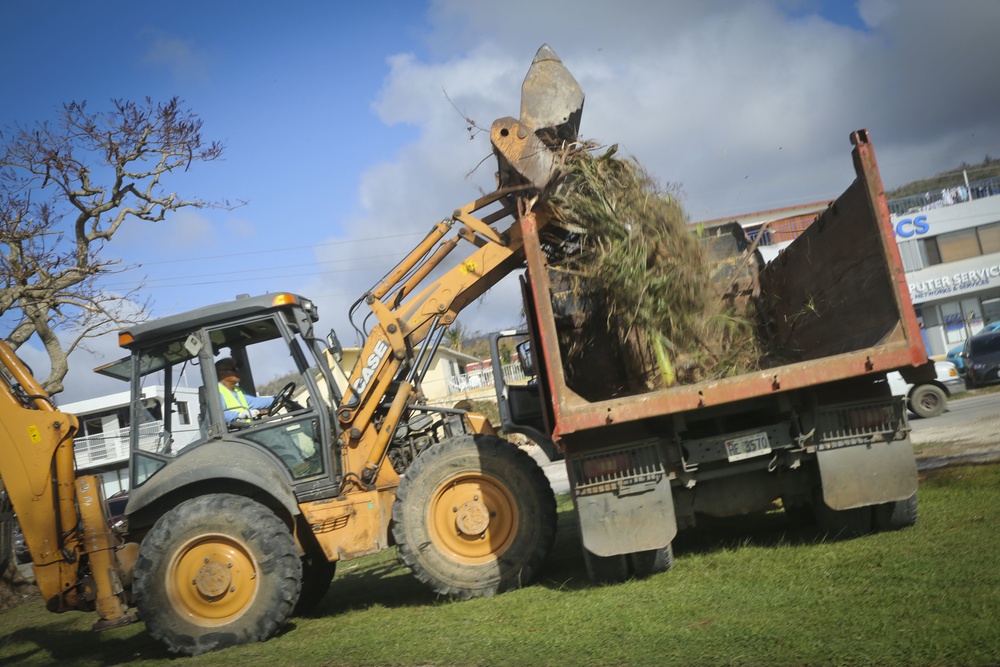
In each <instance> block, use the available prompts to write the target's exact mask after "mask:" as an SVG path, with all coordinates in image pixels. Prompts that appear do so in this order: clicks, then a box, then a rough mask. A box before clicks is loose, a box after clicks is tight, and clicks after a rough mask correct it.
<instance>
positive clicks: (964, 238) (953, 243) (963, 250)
mask: <svg viewBox="0 0 1000 667" xmlns="http://www.w3.org/2000/svg"><path fill="white" fill-rule="evenodd" d="M937 242H938V249H939V250H940V251H941V261H942V262H957V261H958V260H960V259H968V258H969V257H977V256H979V255H980V254H982V253H980V252H979V236H978V235H977V234H976V230H975V229H963V230H961V231H957V232H949V233H947V234H941V235H940V236H938V237H937Z"/></svg>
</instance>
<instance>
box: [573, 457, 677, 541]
mask: <svg viewBox="0 0 1000 667" xmlns="http://www.w3.org/2000/svg"><path fill="white" fill-rule="evenodd" d="M658 477H659V479H658V480H656V481H655V482H654V481H653V480H648V481H645V482H643V483H640V484H633V485H628V484H627V483H623V484H622V485H621V486H620V487H619V488H618V489H617V490H615V491H601V492H598V493H593V492H590V493H583V494H580V495H577V496H576V498H575V500H576V509H577V514H578V516H579V517H580V532H581V533H582V536H583V546H584V547H585V548H586V549H587V550H588V551H590V552H591V553H592V554H594V555H596V556H617V555H620V554H628V553H634V552H637V551H648V550H651V549H662V548H664V547H666V546H667V545H669V544H670V542H671V541H673V539H674V536H676V535H677V518H676V517H675V516H674V498H673V495H672V494H671V491H670V480H669V479H667V476H666V475H662V474H661V475H659V476H658Z"/></svg>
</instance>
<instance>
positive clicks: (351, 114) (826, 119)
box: [0, 0, 1000, 402]
mask: <svg viewBox="0 0 1000 667" xmlns="http://www.w3.org/2000/svg"><path fill="white" fill-rule="evenodd" d="M149 6H150V7H153V9H152V10H149V9H143V8H142V6H141V5H137V4H136V3H126V2H121V1H118V0H108V1H104V2H97V3H86V4H84V3H67V2H52V1H45V0H42V1H35V2H31V3H28V2H12V1H10V0H0V85H2V90H3V94H2V95H0V126H10V125H12V124H14V123H20V124H31V123H34V122H36V121H40V120H45V119H50V118H52V117H53V114H54V112H55V110H56V109H57V108H59V107H60V105H61V104H63V103H65V102H70V101H82V100H87V101H88V106H89V108H94V109H99V108H103V107H104V106H106V105H107V102H108V100H109V99H111V98H124V99H140V98H143V97H145V96H150V97H152V98H153V99H154V100H166V99H169V98H170V97H172V96H175V95H176V96H179V97H180V98H182V99H183V100H184V102H185V105H186V106H187V107H189V108H190V109H192V110H194V111H195V112H196V113H197V114H198V115H199V116H200V117H201V118H202V119H203V120H204V130H203V134H204V136H205V137H206V138H208V139H217V140H221V141H222V142H224V143H225V144H226V146H227V149H226V154H225V159H224V160H222V161H218V162H214V163H210V164H200V165H196V167H195V168H193V169H192V170H191V172H189V173H187V174H184V175H179V176H177V177H175V178H172V179H171V180H170V181H169V186H168V187H169V188H170V189H172V190H177V191H178V192H179V193H180V194H182V195H185V196H188V197H195V196H197V197H200V198H204V199H210V200H217V199H226V198H228V199H232V200H247V201H248V203H247V205H245V206H243V207H240V208H238V209H235V210H232V211H224V210H197V211H196V210H185V211H182V212H179V213H177V214H176V215H174V216H172V217H171V218H169V219H168V220H166V221H164V222H163V223H159V224H157V225H151V224H145V223H137V224H134V225H131V226H126V227H124V228H123V229H122V231H121V232H120V233H119V234H118V235H117V236H116V237H115V239H114V241H113V242H112V244H110V245H109V246H108V248H107V252H108V253H110V255H112V256H116V257H120V258H121V260H122V261H123V263H124V264H125V265H128V266H135V268H133V269H130V270H129V271H126V272H125V273H122V274H119V275H116V276H113V277H110V278H109V279H108V281H107V285H106V286H107V288H108V289H110V290H123V289H125V288H127V287H130V286H134V285H136V284H138V283H139V282H140V281H142V280H145V284H146V288H145V290H144V295H145V296H148V298H149V299H150V300H151V308H150V313H149V314H150V315H151V316H153V317H156V316H162V315H166V314H169V313H174V312H179V311H182V310H186V309H189V308H194V307H198V306H202V305H206V304H209V303H214V302H218V301H224V300H228V299H230V298H233V297H234V296H235V295H236V294H238V293H251V294H259V293H263V292H266V291H279V290H290V291H297V292H299V293H302V294H304V295H306V296H310V297H311V298H314V299H315V300H316V301H317V302H318V303H319V304H320V307H321V311H320V312H321V314H322V320H321V324H322V325H323V326H324V327H326V326H330V327H336V328H337V329H338V331H341V332H343V334H345V335H343V336H342V338H345V339H347V340H345V343H348V344H350V343H353V342H354V341H353V340H351V337H350V336H348V335H346V334H347V333H348V325H347V322H346V313H347V308H348V306H349V304H350V303H351V302H353V301H354V300H355V299H356V298H357V297H358V296H360V295H361V294H362V293H363V292H364V290H365V289H367V288H368V287H370V286H371V285H372V284H373V283H374V282H376V281H377V280H378V279H379V278H380V277H381V276H382V274H383V273H384V272H385V271H386V270H388V269H389V268H391V266H392V264H393V263H394V262H395V261H396V260H397V259H399V258H400V257H402V256H403V255H404V254H405V253H406V252H407V251H408V250H409V248H410V247H411V246H412V245H413V244H414V243H415V242H416V241H417V239H419V238H420V237H421V236H422V235H423V234H424V233H426V231H427V230H428V229H429V228H430V227H431V225H432V224H433V223H434V222H435V221H436V220H439V219H441V218H443V217H446V216H448V215H449V214H450V212H451V211H452V210H453V209H454V208H456V207H458V206H460V205H462V204H465V203H466V202H468V201H471V200H472V199H474V198H476V197H477V196H478V195H479V194H480V192H481V190H489V189H491V185H492V173H493V165H492V163H491V162H490V161H489V160H487V161H486V162H485V163H483V164H480V163H481V162H482V161H483V160H484V158H487V157H488V156H489V154H490V147H489V140H488V136H486V134H485V133H481V134H477V135H475V136H472V137H471V138H470V133H469V132H468V131H467V130H466V124H465V121H464V119H463V117H462V114H465V115H466V116H468V117H470V118H472V119H474V120H475V121H476V122H477V124H478V125H479V126H482V127H489V125H490V123H491V122H492V121H493V120H494V119H495V118H498V117H501V116H508V115H511V116H516V115H517V109H518V106H519V89H520V84H521V80H522V79H523V77H524V74H525V72H526V70H527V67H528V65H529V64H530V62H531V59H532V57H533V55H534V52H535V50H536V49H537V48H538V46H540V45H541V44H542V43H549V44H550V45H551V46H552V48H553V49H555V51H556V52H557V53H558V54H559V55H560V57H561V58H562V59H563V61H564V63H565V64H566V65H567V67H568V68H569V69H570V71H572V72H573V73H574V75H575V76H576V78H577V79H578V80H579V81H580V83H581V86H582V87H583V89H584V91H585V93H586V95H587V101H586V105H585V108H584V115H583V124H582V134H583V135H584V136H585V137H587V138H591V139H595V140H598V141H603V142H606V143H609V144H610V143H618V144H619V145H620V146H621V147H622V149H623V151H624V152H626V153H627V154H630V155H633V156H634V157H636V159H638V160H639V161H640V162H642V164H643V165H644V166H646V167H647V169H648V170H649V171H650V172H651V173H652V174H653V175H654V176H655V177H656V178H658V179H659V180H660V181H661V182H668V181H669V182H674V183H680V184H681V185H682V188H683V191H684V199H683V203H684V206H685V208H686V210H687V211H688V214H689V216H690V217H691V218H692V219H693V220H705V219H712V218H719V217H723V216H726V215H735V214H738V213H744V212H750V211H756V210H763V209H770V208H778V207H782V206H789V205H793V204H797V203H806V202H813V201H819V200H823V199H826V198H830V197H833V196H836V195H837V194H839V193H840V192H841V191H842V190H844V189H845V188H846V187H847V186H848V185H849V184H850V181H851V179H852V178H853V169H852V166H851V160H850V144H849V141H848V136H849V134H850V132H851V131H853V130H856V129H859V128H862V127H865V128H868V129H869V130H870V131H871V134H872V139H873V144H874V146H875V149H876V153H877V155H878V157H879V164H880V166H881V169H882V175H883V180H884V182H885V184H886V186H887V187H890V188H891V187H895V186H898V185H901V184H903V183H905V182H907V181H909V180H912V179H914V178H919V177H924V176H929V175H932V174H934V173H937V172H939V171H943V170H946V169H950V168H953V167H955V166H957V165H958V164H959V163H961V162H963V161H965V162H969V163H974V162H979V161H981V160H982V159H983V157H984V156H986V155H991V156H995V157H996V156H1000V123H998V122H997V120H996V118H997V114H996V110H997V109H998V108H1000V86H998V85H997V84H996V82H995V77H994V76H993V75H992V74H991V70H992V69H994V65H995V63H996V62H998V61H1000V46H998V44H1000V43H998V42H997V40H996V39H995V36H994V35H993V32H994V31H995V28H996V26H998V25H1000V2H995V0H956V1H954V2H950V3H942V2H939V1H938V0H861V1H860V2H849V1H844V2H838V1H835V0H830V1H820V0H757V1H754V2H743V3H741V2H732V1H731V0H702V1H698V2H695V1H694V0H691V1H685V2H680V1H674V2H671V1H666V0H655V1H654V0H648V1H643V0H618V1H616V2H586V1H581V0H551V1H548V2H539V1H538V0H534V1H528V0H509V1H507V2H504V3H502V4H501V5H497V4H496V3H495V2H480V1H478V0H464V1H460V0H431V1H430V2H394V1H387V2H372V3H335V2H308V1H303V2H294V3H274V2H255V1H244V2H225V1H223V2H201V3H194V2H190V1H189V0H178V1H176V2H171V3H157V4H153V5H149ZM456 108H457V110H456ZM459 110H460V111H461V113H459ZM519 313H520V307H519V305H518V304H517V301H516V287H515V286H513V284H501V285H499V286H497V287H496V288H494V289H493V290H491V292H490V293H489V294H488V295H487V296H486V297H484V300H483V302H482V303H481V304H478V305H473V306H471V307H470V308H469V309H467V311H466V312H465V313H464V314H463V315H462V317H461V318H460V322H462V323H463V324H464V325H465V326H467V327H469V328H470V329H472V330H481V331H487V330H490V329H496V328H502V327H507V326H511V325H514V324H516V323H517V320H518V319H519ZM14 322H15V320H14V316H13V315H12V314H6V315H3V316H0V335H6V333H7V332H8V331H9V330H10V329H11V328H12V327H13V325H14ZM115 343H116V341H115V337H114V336H113V335H109V336H105V337H103V338H101V339H97V340H95V341H93V342H92V344H91V345H90V348H91V351H90V352H85V351H81V352H80V353H79V354H74V356H73V357H72V358H71V366H72V370H71V373H70V376H69V378H67V389H66V391H65V392H64V394H63V395H62V396H61V397H60V398H61V400H62V401H63V402H65V401H69V400H76V399H78V398H86V397H90V396H93V395H95V394H98V393H102V392H104V391H117V390H120V389H122V387H121V386H120V385H113V386H111V387H109V386H107V385H106V384H105V382H107V381H105V380H103V379H99V378H97V377H96V376H94V375H93V374H92V373H91V369H92V368H93V367H94V366H97V365H98V364H100V363H104V362H105V361H107V360H110V359H112V358H115V357H117V356H120V355H119V353H120V350H118V349H117V347H116V344H115ZM22 355H23V356H25V357H26V358H28V359H30V360H31V361H32V362H33V363H34V364H35V365H36V367H38V368H46V367H47V364H46V363H45V362H44V354H43V353H42V352H41V351H39V350H35V349H32V348H28V347H26V348H22Z"/></svg>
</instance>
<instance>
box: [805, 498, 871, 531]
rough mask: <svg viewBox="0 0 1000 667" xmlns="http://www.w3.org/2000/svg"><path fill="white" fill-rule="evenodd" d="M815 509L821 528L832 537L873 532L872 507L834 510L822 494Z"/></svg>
mask: <svg viewBox="0 0 1000 667" xmlns="http://www.w3.org/2000/svg"><path fill="white" fill-rule="evenodd" d="M815 510H816V522H817V523H818V524H819V528H820V530H821V531H823V532H824V533H826V536H827V537H829V538H831V539H834V540H838V539H850V538H852V537H860V536H862V535H867V534H868V533H870V532H872V508H871V507H855V508H853V509H849V510H834V509H830V507H829V506H828V505H827V504H826V503H825V502H823V498H822V496H820V498H819V499H817V501H816V503H815Z"/></svg>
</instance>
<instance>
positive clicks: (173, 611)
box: [134, 493, 302, 655]
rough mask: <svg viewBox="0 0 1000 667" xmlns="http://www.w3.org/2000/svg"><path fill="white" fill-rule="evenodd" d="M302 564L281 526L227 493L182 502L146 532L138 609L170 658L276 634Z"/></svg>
mask: <svg viewBox="0 0 1000 667" xmlns="http://www.w3.org/2000/svg"><path fill="white" fill-rule="evenodd" d="M301 582H302V563H301V560H300V558H299V553H298V549H297V548H296V546H295V541H294V540H293V539H292V535H291V532H290V531H289V529H288V527H287V526H286V525H285V523H284V522H283V521H282V520H281V519H279V518H278V517H277V516H276V515H275V514H274V513H273V512H272V511H271V510H269V509H267V508H266V507H264V506H263V505H261V504H259V503H257V502H254V501H253V500H250V499H249V498H244V497H242V496H234V495H229V494H222V493H220V494H211V495H206V496H199V497H197V498H192V499H191V500H187V501H185V502H183V503H181V504H180V505H178V506H177V507H175V508H174V509H172V510H170V511H169V512H167V513H166V514H164V515H163V516H162V517H160V519H159V520H158V521H157V522H156V524H155V525H154V526H153V528H152V529H151V530H150V531H149V533H148V534H147V535H146V538H145V539H144V540H143V541H142V545H141V546H140V548H139V557H138V559H137V560H136V565H135V584H134V593H135V605H136V608H137V609H138V610H139V615H140V617H141V618H142V620H144V621H145V622H146V629H147V630H148V631H149V634H150V635H152V636H153V638H154V639H157V640H159V641H161V642H163V643H164V644H166V646H167V648H168V649H169V650H170V651H171V652H173V653H180V654H184V655H199V654H201V653H205V652H207V651H214V650H217V649H220V648H224V647H226V646H232V645H235V644H246V643H249V642H254V641H263V640H265V639H268V638H270V637H272V636H274V634H275V633H277V632H278V630H279V629H280V628H281V626H282V625H284V623H285V621H286V620H288V617H289V616H290V615H291V613H292V608H293V606H294V605H295V602H296V601H297V600H298V598H299V589H300V586H301Z"/></svg>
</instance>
